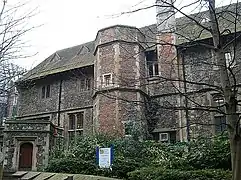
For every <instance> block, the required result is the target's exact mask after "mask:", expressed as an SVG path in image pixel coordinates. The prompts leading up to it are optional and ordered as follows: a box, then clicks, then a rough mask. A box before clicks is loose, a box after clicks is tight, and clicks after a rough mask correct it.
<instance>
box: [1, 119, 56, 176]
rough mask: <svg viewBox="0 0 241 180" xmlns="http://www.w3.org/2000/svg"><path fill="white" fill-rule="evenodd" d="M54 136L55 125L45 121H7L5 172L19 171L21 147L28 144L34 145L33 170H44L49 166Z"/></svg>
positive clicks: (5, 132)
mask: <svg viewBox="0 0 241 180" xmlns="http://www.w3.org/2000/svg"><path fill="white" fill-rule="evenodd" d="M53 134H54V132H53V125H52V124H51V123H50V122H49V121H46V120H44V119H39V120H35V121H7V122H6V125H5V130H4V142H5V146H4V152H5V156H6V157H5V160H4V169H5V171H9V172H11V171H17V170H18V168H19V167H18V166H19V153H20V145H21V144H22V143H26V142H28V143H31V144H33V160H32V170H34V171H36V170H43V168H44V167H46V165H47V164H48V158H49V149H51V148H52V146H53V143H50V142H53V140H54V136H53Z"/></svg>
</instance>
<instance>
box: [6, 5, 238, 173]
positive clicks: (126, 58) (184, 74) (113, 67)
mask: <svg viewBox="0 0 241 180" xmlns="http://www.w3.org/2000/svg"><path fill="white" fill-rule="evenodd" d="M157 3H158V2H157ZM238 6H239V7H240V4H238ZM234 7H235V6H234V5H231V6H227V7H221V8H219V9H218V10H217V11H218V12H224V10H233V9H232V8H234ZM238 9H241V8H238ZM160 12H162V13H160ZM163 12H164V13H163ZM172 12H173V11H172V9H169V8H168V7H158V8H157V13H158V14H157V24H153V25H149V26H146V27H142V28H136V27H130V26H124V25H115V26H111V27H107V28H104V29H101V30H99V31H98V32H97V35H96V38H95V40H94V41H91V42H87V43H85V44H81V45H78V46H74V47H70V48H67V49H63V50H60V51H57V52H55V53H53V54H52V55H50V56H49V57H48V58H47V59H45V60H44V61H43V62H42V63H40V64H39V65H37V66H36V67H35V68H33V69H32V70H30V71H29V72H28V73H27V74H26V75H25V76H24V77H23V78H22V79H21V80H19V81H18V83H17V89H18V92H19V101H18V116H17V118H16V120H9V121H7V122H6V125H5V130H4V132H5V136H4V137H5V142H6V144H5V147H6V149H5V152H6V158H5V161H4V167H5V169H6V170H7V171H16V170H40V169H41V168H44V167H45V166H46V164H47V163H48V158H49V153H50V152H51V149H52V148H53V147H54V145H55V144H56V143H57V142H58V141H60V140H64V141H65V142H69V141H70V140H71V139H74V138H75V137H76V136H77V135H83V136H86V135H92V134H96V133H105V134H109V135H113V136H118V137H120V136H121V137H123V136H129V135H133V136H134V135H135V136H137V137H138V138H140V139H145V138H154V139H155V140H159V141H165V142H175V141H185V140H187V139H189V138H191V137H195V136H197V135H200V132H201V133H202V134H205V135H211V134H215V133H216V132H220V131H222V130H224V129H225V126H224V125H223V124H224V123H223V122H225V116H223V115H222V114H220V113H217V111H204V110H200V109H198V108H197V102H198V107H199V106H200V107H202V106H204V105H205V106H208V107H217V106H218V108H222V105H220V104H222V103H223V100H222V96H220V94H219V93H218V92H217V91H215V90H214V89H212V88H210V86H207V84H210V85H211V87H212V86H218V84H219V79H218V77H217V70H218V68H219V67H218V66H217V64H215V57H214V53H213V50H212V49H210V48H207V47H204V46H201V44H209V43H211V42H212V39H211V36H210V35H209V34H208V33H207V32H206V31H205V30H203V29H200V28H197V26H196V24H195V23H194V22H193V21H191V20H190V18H187V17H181V18H175V16H174V15H173V14H172ZM228 15H229V14H227V13H226V14H225V13H224V15H223V14H222V16H221V15H220V16H219V17H218V20H219V22H220V25H221V27H220V28H221V29H226V28H230V29H231V32H230V34H224V35H223V38H224V39H225V40H228V39H229V38H231V37H232V36H233V31H234V24H233V22H234V21H233V20H232V17H233V16H231V17H229V16H228ZM227 16H228V19H227ZM166 17H170V18H168V20H167V21H166ZM190 17H191V18H193V19H195V20H196V21H197V22H199V23H200V24H201V25H203V26H204V27H206V26H207V27H208V23H209V20H208V18H207V17H208V16H207V12H201V13H198V14H193V15H190ZM164 20H165V23H162V22H163V21H164ZM237 29H238V30H241V26H240V23H239V22H238V24H237ZM237 34H239V31H238V32H237ZM189 39H192V40H193V41H191V42H190V40H189ZM187 40H188V41H187ZM163 44H165V45H163ZM170 44H174V45H175V46H172V45H170ZM240 48H241V46H240V38H239V39H238V40H237V41H236V45H235V49H236V51H235V52H237V53H236V56H235V63H232V64H228V65H230V68H233V69H234V72H235V73H236V75H237V77H239V73H240V71H239V63H240V56H239V55H240V54H239V53H240V52H241V50H240ZM225 53H226V54H225V57H226V60H227V62H228V63H231V61H232V57H233V54H234V48H233V46H232V45H230V46H227V48H226V49H225ZM210 62H212V63H210ZM170 79H171V80H172V81H170ZM191 81H192V82H200V83H187V82H191ZM237 82H239V80H238V81H237ZM178 107H186V108H178ZM188 107H195V108H193V109H191V108H188Z"/></svg>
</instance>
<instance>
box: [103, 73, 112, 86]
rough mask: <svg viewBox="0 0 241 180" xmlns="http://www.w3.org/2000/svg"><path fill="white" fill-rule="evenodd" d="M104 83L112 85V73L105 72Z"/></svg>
mask: <svg viewBox="0 0 241 180" xmlns="http://www.w3.org/2000/svg"><path fill="white" fill-rule="evenodd" d="M104 85H105V86H110V85H111V75H110V74H105V75H104Z"/></svg>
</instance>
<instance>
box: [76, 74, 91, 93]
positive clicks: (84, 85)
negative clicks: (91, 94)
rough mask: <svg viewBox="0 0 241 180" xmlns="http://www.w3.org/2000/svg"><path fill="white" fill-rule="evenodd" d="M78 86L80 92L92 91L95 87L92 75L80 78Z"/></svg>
mask: <svg viewBox="0 0 241 180" xmlns="http://www.w3.org/2000/svg"><path fill="white" fill-rule="evenodd" d="M78 86H79V91H80V92H85V91H90V90H91V89H92V87H93V85H92V79H91V78H90V77H89V78H82V79H80V80H79V83H78Z"/></svg>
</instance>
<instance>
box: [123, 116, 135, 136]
mask: <svg viewBox="0 0 241 180" xmlns="http://www.w3.org/2000/svg"><path fill="white" fill-rule="evenodd" d="M122 124H123V130H124V135H125V137H132V132H131V131H130V132H127V128H128V127H127V126H128V125H129V129H130V130H131V129H133V126H134V122H133V121H131V120H127V121H122Z"/></svg>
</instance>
